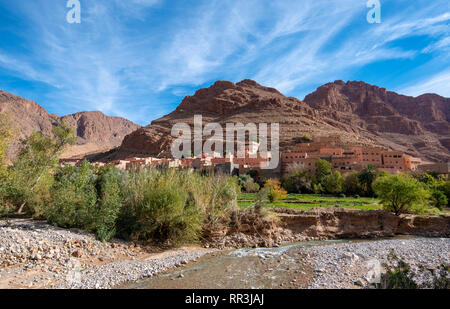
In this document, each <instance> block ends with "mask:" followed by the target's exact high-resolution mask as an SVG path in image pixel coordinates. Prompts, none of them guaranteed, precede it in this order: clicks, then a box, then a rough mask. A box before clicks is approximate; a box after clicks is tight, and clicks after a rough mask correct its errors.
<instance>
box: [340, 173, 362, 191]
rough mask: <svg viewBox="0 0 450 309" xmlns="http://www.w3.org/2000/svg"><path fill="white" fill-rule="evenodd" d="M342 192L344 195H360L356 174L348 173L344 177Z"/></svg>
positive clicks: (359, 185)
mask: <svg viewBox="0 0 450 309" xmlns="http://www.w3.org/2000/svg"><path fill="white" fill-rule="evenodd" d="M342 191H343V192H344V193H345V194H346V195H361V191H362V188H361V183H360V182H359V174H358V173H357V172H352V173H348V174H347V175H345V177H344V182H343V184H342Z"/></svg>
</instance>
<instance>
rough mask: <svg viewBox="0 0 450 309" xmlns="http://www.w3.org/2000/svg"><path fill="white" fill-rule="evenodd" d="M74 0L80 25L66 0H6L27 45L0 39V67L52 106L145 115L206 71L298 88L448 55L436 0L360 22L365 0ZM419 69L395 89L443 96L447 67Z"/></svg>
mask: <svg viewBox="0 0 450 309" xmlns="http://www.w3.org/2000/svg"><path fill="white" fill-rule="evenodd" d="M81 2H82V23H81V24H79V25H75V24H73V25H70V24H68V23H67V22H66V21H65V15H66V13H67V8H66V7H65V1H61V3H59V2H58V4H55V3H54V2H50V1H45V0H36V1H32V2H31V1H27V3H26V5H25V4H24V3H20V4H14V3H13V2H8V4H7V5H9V6H11V7H13V8H14V10H15V11H18V13H17V16H20V18H22V19H23V20H24V21H26V25H27V28H26V29H21V28H18V29H16V30H15V31H16V36H17V37H20V38H21V39H22V40H23V44H24V45H26V46H27V49H26V52H24V53H13V52H11V51H7V49H5V48H3V47H4V46H2V44H1V42H0V67H2V68H3V69H6V70H8V72H11V74H12V75H14V76H17V77H20V78H22V79H24V80H32V81H39V82H42V83H45V84H47V85H49V86H50V87H51V88H53V89H54V90H52V91H48V93H46V97H47V98H48V99H49V101H50V102H52V103H51V104H53V107H54V108H56V107H57V108H56V109H57V110H61V111H63V110H74V111H75V110H82V109H85V110H93V109H97V110H101V111H103V112H105V113H107V114H113V115H120V116H124V117H127V118H130V119H132V120H134V121H137V122H140V123H146V122H149V121H150V120H151V119H152V118H155V117H156V116H160V115H163V114H165V113H168V112H170V111H171V110H172V109H173V105H176V104H177V103H179V101H177V100H179V98H176V97H174V96H177V95H181V94H185V93H186V89H192V88H193V87H197V86H198V85H203V84H204V83H206V82H210V81H213V80H215V79H232V80H234V81H238V80H240V79H242V78H253V79H255V80H257V81H258V82H260V83H262V84H266V85H268V86H272V87H276V88H279V89H280V90H281V91H283V92H285V93H286V94H288V95H294V96H298V97H300V96H301V95H302V94H303V92H302V91H303V89H304V88H305V87H306V88H308V87H311V85H318V84H321V83H324V82H328V81H330V80H333V79H337V78H339V79H342V78H343V77H342V76H346V75H348V74H347V73H348V72H351V71H352V70H357V69H358V68H362V67H364V66H365V65H368V64H371V63H376V62H377V61H381V60H391V59H414V58H415V57H417V55H418V54H422V55H428V54H429V55H430V56H431V57H433V58H435V59H439V61H440V63H441V64H442V63H444V64H445V63H447V64H448V56H447V58H445V55H443V54H445V51H446V50H447V51H448V47H449V43H450V42H449V39H448V37H449V36H448V31H449V30H448V21H449V20H450V12H445V11H443V10H442V8H443V7H445V5H446V4H447V3H446V1H445V0H438V1H433V2H431V1H424V0H421V1H418V2H420V9H418V6H414V5H410V6H406V5H405V7H406V8H407V9H405V10H404V11H402V10H393V11H390V12H389V14H385V11H382V12H383V17H382V23H381V24H379V25H369V24H367V23H366V21H365V16H366V14H367V11H368V9H367V8H366V5H365V1H355V0H340V1H331V0H330V1H329V0H324V1H317V0H305V1H287V0H286V1H282V0H279V1H269V0H234V1H223V0H208V1H207V0H198V1H195V2H194V1H192V2H190V1H189V2H188V1H177V0H173V1H172V2H169V1H164V0H130V1H121V0H96V1H81ZM407 2H408V1H404V2H402V3H405V4H406V3H407ZM408 3H409V2H408ZM383 8H384V6H383ZM154 12H158V14H154ZM0 30H1V29H0ZM414 35H422V36H427V37H430V38H432V39H431V40H430V43H429V45H428V46H426V47H425V48H421V49H418V50H416V49H414V48H403V47H401V46H398V44H397V45H396V44H395V43H396V42H397V41H398V40H401V39H404V38H408V37H410V36H414ZM435 54H438V55H439V56H440V57H435ZM447 55H448V52H447ZM436 63H438V64H439V62H438V60H435V64H433V67H438V66H439V65H438V64H436ZM421 65H422V67H424V66H425V65H426V64H421ZM441 69H442V68H440V70H441ZM422 71H423V72H426V73H427V74H428V75H431V76H432V77H430V78H428V79H427V78H425V80H423V81H422V80H420V81H417V80H414V81H412V82H411V83H410V84H407V85H406V86H403V87H401V88H402V89H405V91H407V92H408V93H420V92H421V91H422V90H424V91H425V90H427V89H430V90H434V92H440V94H444V95H445V94H447V95H448V90H446V88H445V83H446V82H448V71H444V72H441V73H438V72H439V71H436V69H433V70H432V71H427V69H426V68H425V67H424V68H422ZM433 85H434V86H433ZM420 86H422V87H420ZM163 95H165V96H166V101H164V103H161V102H160V100H161V96H163ZM300 98H301V97H300ZM172 99H173V100H174V101H173V102H171V101H170V100H172ZM57 105H58V106H57Z"/></svg>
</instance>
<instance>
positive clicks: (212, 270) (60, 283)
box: [0, 210, 450, 289]
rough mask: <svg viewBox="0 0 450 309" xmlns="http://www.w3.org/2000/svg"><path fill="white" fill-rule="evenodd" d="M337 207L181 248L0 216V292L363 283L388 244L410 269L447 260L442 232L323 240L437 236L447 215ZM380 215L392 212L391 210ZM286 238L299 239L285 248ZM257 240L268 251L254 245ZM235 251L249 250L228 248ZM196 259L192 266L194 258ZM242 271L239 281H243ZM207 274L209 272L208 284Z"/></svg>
mask: <svg viewBox="0 0 450 309" xmlns="http://www.w3.org/2000/svg"><path fill="white" fill-rule="evenodd" d="M344 213H347V212H341V211H337V212H332V213H331V212H330V211H325V212H321V211H319V210H318V213H317V215H316V216H313V215H312V214H298V213H297V214H292V213H288V214H285V215H286V216H287V217H288V218H289V220H288V222H290V223H291V224H290V225H289V224H286V221H283V220H286V219H283V218H282V219H281V221H280V224H282V223H284V227H279V226H271V227H270V228H269V229H267V230H265V233H266V234H257V233H256V234H253V235H251V233H250V234H245V233H242V231H244V230H246V229H247V228H248V227H241V228H240V231H239V232H238V233H235V234H231V235H227V236H226V235H222V236H221V237H218V238H217V241H218V243H214V242H205V243H204V246H207V247H208V248H203V247H199V246H191V247H183V248H178V249H167V248H158V247H150V246H140V245H137V244H134V243H131V242H125V241H120V240H114V241H112V242H109V243H102V242H99V241H97V240H96V239H95V237H94V235H93V234H89V233H86V232H83V231H80V230H76V229H61V228H56V227H53V226H50V225H48V224H47V223H45V222H43V221H33V220H29V219H11V220H0V288H48V289H52V288H77V289H78V288H81V289H84V288H91V289H92V288H96V289H99V288H113V287H117V286H122V285H123V284H125V285H124V287H137V288H139V287H142V286H140V285H138V286H136V285H134V283H136V282H141V280H142V279H145V278H153V277H155V278H161V277H159V276H157V275H159V274H164V275H166V274H169V276H168V277H167V276H166V277H165V279H164V280H161V281H159V282H158V284H156V285H154V287H158V288H170V287H173V288H188V287H190V286H189V283H190V282H197V284H196V285H193V286H192V288H203V287H205V288H212V287H216V288H227V287H230V288H238V287H241V288H250V287H255V288H264V287H265V288H361V287H365V286H367V284H368V280H367V273H368V267H369V268H370V267H373V263H374V261H376V262H377V263H378V264H377V265H382V264H383V263H385V262H386V258H387V256H388V255H389V253H390V251H391V250H392V249H393V250H394V251H395V254H396V255H397V256H399V257H400V258H402V259H404V260H405V262H407V263H409V264H411V265H412V266H413V267H416V266H419V265H422V266H426V267H430V268H435V267H437V266H438V265H440V264H441V263H450V255H449V252H450V239H448V238H417V239H388V240H370V241H367V242H365V241H361V240H351V241H345V242H342V241H340V240H338V241H334V242H333V241H324V239H338V238H339V237H340V236H342V238H358V237H357V236H358V234H357V232H358V233H360V236H361V237H359V238H364V237H366V238H377V237H378V238H379V237H385V236H389V235H386V234H383V233H379V232H377V231H380V228H381V229H382V230H389V231H391V230H392V229H391V228H390V227H392V226H397V230H396V231H399V228H400V227H401V229H402V231H403V232H404V233H406V234H407V232H408V231H419V232H420V233H418V235H420V234H421V233H422V232H423V233H425V235H426V236H439V237H441V236H440V234H439V233H437V232H439V229H441V230H440V232H443V233H444V232H445V231H446V230H445V229H446V228H448V226H447V225H445V224H447V223H446V222H448V221H446V220H447V219H446V218H441V217H431V218H429V219H426V218H424V217H417V218H411V217H407V218H406V219H405V218H404V219H395V220H403V221H394V222H397V225H392V226H390V225H387V224H386V222H385V221H384V220H381V219H379V218H380V217H377V216H375V217H374V213H369V214H360V213H350V215H348V213H347V215H344ZM380 216H382V217H383V216H388V218H390V216H389V214H387V215H383V214H380ZM302 217H303V218H302ZM311 218H313V219H311ZM339 218H340V219H339ZM355 218H359V219H358V220H355ZM361 218H365V219H364V220H369V221H370V222H372V223H373V224H368V223H367V222H365V221H364V220H363V221H361V220H360V219H361ZM376 218H378V220H376ZM305 220H306V221H305ZM405 220H406V221H405ZM442 220H444V221H442ZM299 222H300V223H301V224H299ZM305 222H306V223H307V224H306V225H305ZM318 222H319V223H320V224H318ZM398 222H410V224H403V223H402V224H398ZM436 222H437V223H439V224H438V225H436ZM247 223H249V222H247ZM375 223H376V224H375ZM433 224H434V225H433ZM442 224H443V225H442ZM247 225H248V224H247ZM238 230H239V229H238ZM345 231H352V233H347V232H345ZM364 231H366V232H370V234H367V233H364ZM436 231H437V232H436ZM411 234H414V233H411ZM392 235H396V234H395V233H394V234H392ZM422 236H424V235H422ZM273 239H275V240H273ZM312 240H314V241H313V242H311V241H312ZM293 242H297V243H296V244H294V245H289V246H285V245H286V244H287V243H293ZM216 244H219V246H215V245H216ZM311 244H312V245H311ZM318 245H319V246H318ZM261 246H263V247H271V248H268V249H266V248H256V247H261ZM215 247H219V248H223V249H226V250H225V251H221V250H218V249H214V248H215ZM233 247H234V248H241V247H246V249H239V250H237V251H233V249H232V248H233ZM250 247H254V249H248V248H250ZM230 250H231V252H235V253H236V254H235V256H234V257H233V256H232V257H231V258H230V257H229V256H228V255H227V254H228V253H227V252H228V251H230ZM210 253H213V254H210ZM205 255H206V256H205ZM220 258H222V259H223V258H225V260H223V261H222V262H220V263H218V264H217V260H216V259H220ZM235 258H237V260H236V259H235ZM195 261H198V262H196V263H193V264H192V263H191V262H195ZM204 261H208V263H209V270H208V271H207V272H205V273H204V274H202V272H201V271H200V272H199V271H198V270H196V272H195V276H196V277H197V280H191V279H190V275H189V273H187V274H186V275H184V272H185V270H186V269H191V265H193V267H198V265H202V263H204ZM370 263H372V264H370ZM244 274H246V275H245V278H242V277H240V276H243V275H244ZM208 276H209V277H211V276H212V277H211V280H210V282H208V278H209V277H208ZM214 278H216V279H214ZM217 278H221V279H220V280H218V279H217ZM227 278H229V279H230V281H227V280H228V279H227ZM150 280H153V279H150ZM156 280H159V279H156ZM152 282H153V281H152ZM128 283H130V285H128ZM202 284H204V286H203V285H202ZM144 287H148V286H144ZM152 287H153V286H152Z"/></svg>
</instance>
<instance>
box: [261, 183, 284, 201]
mask: <svg viewBox="0 0 450 309" xmlns="http://www.w3.org/2000/svg"><path fill="white" fill-rule="evenodd" d="M264 189H265V190H267V198H268V199H269V202H271V203H274V202H276V201H278V200H279V199H282V198H285V197H286V196H287V192H286V190H284V189H282V188H281V185H280V181H279V180H276V179H269V180H267V182H266V184H265V185H264Z"/></svg>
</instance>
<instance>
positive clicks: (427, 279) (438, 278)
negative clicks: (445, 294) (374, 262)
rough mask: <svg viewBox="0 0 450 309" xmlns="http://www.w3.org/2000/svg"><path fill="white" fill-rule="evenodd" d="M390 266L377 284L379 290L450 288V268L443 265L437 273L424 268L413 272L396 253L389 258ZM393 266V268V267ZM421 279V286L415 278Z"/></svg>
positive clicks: (392, 252)
mask: <svg viewBox="0 0 450 309" xmlns="http://www.w3.org/2000/svg"><path fill="white" fill-rule="evenodd" d="M388 261H389V264H390V265H388V266H387V267H386V268H387V271H386V273H384V274H382V275H381V278H380V279H381V280H380V283H378V284H375V287H376V288H378V289H449V288H450V277H449V271H450V268H449V267H448V266H447V265H445V264H441V265H440V266H439V267H438V269H437V271H435V270H433V269H426V268H425V267H423V266H420V265H419V267H418V269H417V270H416V271H415V272H413V271H411V268H410V266H409V265H408V264H407V263H406V262H404V261H402V260H400V259H399V258H398V257H397V256H396V255H395V253H394V251H391V253H390V254H389V256H388ZM392 265H393V266H392ZM416 277H419V278H421V279H420V281H422V282H421V283H420V284H418V283H416V280H415V278H416Z"/></svg>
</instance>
